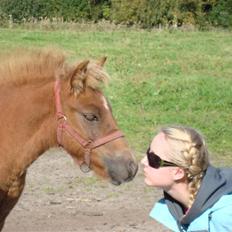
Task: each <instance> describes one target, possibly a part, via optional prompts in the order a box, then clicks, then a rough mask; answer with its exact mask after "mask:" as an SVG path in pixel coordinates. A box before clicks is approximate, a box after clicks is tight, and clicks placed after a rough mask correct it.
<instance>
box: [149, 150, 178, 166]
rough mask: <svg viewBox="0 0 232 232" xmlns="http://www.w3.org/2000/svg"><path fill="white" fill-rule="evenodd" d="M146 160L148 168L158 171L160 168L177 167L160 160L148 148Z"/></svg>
mask: <svg viewBox="0 0 232 232" xmlns="http://www.w3.org/2000/svg"><path fill="white" fill-rule="evenodd" d="M147 160H148V164H149V166H150V167H152V168H155V169H158V168H160V167H177V166H178V165H177V164H174V163H172V162H169V161H166V160H162V159H161V158H160V157H159V156H158V155H156V154H155V153H154V152H153V151H150V147H149V148H148V149H147Z"/></svg>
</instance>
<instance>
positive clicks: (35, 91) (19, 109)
mask: <svg viewBox="0 0 232 232" xmlns="http://www.w3.org/2000/svg"><path fill="white" fill-rule="evenodd" d="M53 86H54V81H47V82H44V83H41V82H35V83H30V84H25V85H21V86H13V87H12V88H11V90H10V91H9V89H8V90H5V91H3V94H4V98H3V100H0V107H1V109H5V110H4V111H3V112H4V113H5V114H1V116H0V120H1V119H2V120H1V121H4V122H5V123H4V126H3V127H1V130H0V136H1V138H2V137H4V139H3V141H1V145H0V147H1V148H2V149H1V150H2V151H0V161H1V160H2V159H4V158H3V157H4V156H6V157H7V158H8V162H10V166H11V167H14V168H13V169H14V172H24V171H25V169H26V168H27V167H28V166H29V165H30V164H31V163H32V162H33V161H34V160H36V159H37V158H38V157H39V156H40V155H41V154H43V153H44V151H46V150H47V149H49V148H50V147H52V146H55V144H56V120H55V119H56V118H55V102H54V93H53ZM0 92H1V91H0ZM0 98H1V97H0ZM2 107H3V108H2ZM12 145H13V146H12ZM0 166H1V165H0Z"/></svg>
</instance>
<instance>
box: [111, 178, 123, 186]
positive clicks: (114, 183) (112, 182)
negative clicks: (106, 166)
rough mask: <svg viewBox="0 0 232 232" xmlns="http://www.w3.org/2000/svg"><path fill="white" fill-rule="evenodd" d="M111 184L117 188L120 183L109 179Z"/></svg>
mask: <svg viewBox="0 0 232 232" xmlns="http://www.w3.org/2000/svg"><path fill="white" fill-rule="evenodd" d="M110 182H111V184H113V185H116V186H119V185H120V184H121V183H122V182H121V181H118V180H112V179H111V181H110Z"/></svg>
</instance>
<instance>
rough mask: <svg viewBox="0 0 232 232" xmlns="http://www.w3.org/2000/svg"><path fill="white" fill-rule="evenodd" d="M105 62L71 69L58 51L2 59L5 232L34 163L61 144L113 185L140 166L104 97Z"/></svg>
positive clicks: (0, 219) (0, 201)
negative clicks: (8, 218)
mask: <svg viewBox="0 0 232 232" xmlns="http://www.w3.org/2000/svg"><path fill="white" fill-rule="evenodd" d="M104 62H105V58H102V59H100V60H99V61H97V62H93V61H89V60H85V61H82V62H78V63H77V64H76V65H71V64H69V62H67V61H66V59H65V56H64V55H63V54H62V53H61V52H57V51H55V50H54V49H53V50H52V49H50V50H48V49H40V50H30V51H26V52H22V51H21V52H17V53H15V54H13V55H12V54H11V55H7V56H6V57H4V59H1V62H0V109H1V114H0V121H1V127H0V138H1V139H0V148H1V149H0V230H1V229H2V227H3V225H4V221H5V219H6V217H7V215H8V214H9V212H10V211H11V209H12V208H13V207H14V205H15V204H16V203H17V201H18V199H19V197H20V195H21V193H22V190H23V188H24V185H25V177H26V170H27V168H28V167H29V166H30V164H31V163H32V162H33V161H35V160H36V159H37V158H38V157H39V156H40V155H42V154H43V153H44V152H45V151H46V150H48V149H49V148H51V147H58V146H62V147H63V149H65V150H66V151H67V152H68V153H69V154H70V155H71V157H72V158H73V159H74V160H75V161H76V162H77V163H78V164H79V165H80V167H81V169H82V170H83V171H88V170H89V169H92V170H93V171H94V172H95V173H96V174H98V175H99V176H101V177H103V178H105V179H108V180H109V181H110V182H112V183H113V184H115V185H119V184H121V183H123V182H125V181H130V180H132V179H133V177H134V176H135V174H136V172H137V168H138V166H137V163H136V160H135V158H134V156H133V154H132V153H131V151H130V149H129V147H128V144H127V142H126V140H125V138H124V137H123V134H122V132H120V131H119V129H118V126H117V124H116V122H115V119H114V118H113V115H112V110H111V107H110V105H109V102H108V101H107V100H106V98H105V97H104V95H103V93H102V88H101V86H102V84H103V83H105V80H106V79H107V73H106V72H105V71H104V69H103V64H104Z"/></svg>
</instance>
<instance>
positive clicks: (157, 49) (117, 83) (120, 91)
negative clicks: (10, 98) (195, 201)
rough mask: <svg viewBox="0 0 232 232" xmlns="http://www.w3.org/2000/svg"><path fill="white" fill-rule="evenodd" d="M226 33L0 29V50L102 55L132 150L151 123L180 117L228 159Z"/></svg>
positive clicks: (231, 147) (230, 114)
mask: <svg viewBox="0 0 232 232" xmlns="http://www.w3.org/2000/svg"><path fill="white" fill-rule="evenodd" d="M231 38H232V32H227V31H210V32H199V31H193V32H183V31H175V30H174V31H151V32H148V31H142V30H126V29H121V30H109V31H97V30H88V29H87V30H86V31H83V30H80V31H78V30H77V31H74V30H56V31H45V30H43V31H42V30H23V29H0V49H1V50H2V51H3V50H9V49H11V48H15V47H19V46H24V47H31V46H37V47H38V46H39V47H43V46H50V45H52V46H56V47H60V48H62V49H64V50H66V51H69V52H70V54H71V58H72V59H73V58H74V57H78V58H97V57H101V56H104V55H107V56H108V63H107V64H106V69H107V71H108V73H109V74H110V76H111V82H110V86H109V88H107V89H106V94H107V96H108V98H109V100H110V102H111V104H112V108H113V112H114V115H115V117H116V119H117V121H118V124H119V126H120V127H121V129H122V130H123V131H124V132H125V134H126V135H127V138H128V140H129V142H130V144H131V147H132V148H133V149H135V150H136V151H137V153H138V154H141V152H143V151H144V150H145V149H146V147H147V146H148V144H149V142H150V140H151V139H152V136H153V135H154V133H155V130H156V128H157V127H160V126H161V125H167V124H172V123H174V124H185V125H188V126H192V127H195V128H197V129H199V130H200V131H201V132H202V133H203V134H204V135H205V137H206V140H207V143H208V146H209V149H210V151H211V152H212V154H213V156H214V158H216V159H217V160H223V159H224V160H230V163H231V164H232V158H231V155H232V142H231V141H232V126H231V125H232V40H231ZM139 156H140V155H139ZM140 157H141V156H140Z"/></svg>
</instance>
